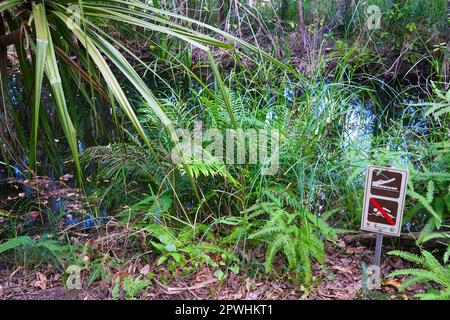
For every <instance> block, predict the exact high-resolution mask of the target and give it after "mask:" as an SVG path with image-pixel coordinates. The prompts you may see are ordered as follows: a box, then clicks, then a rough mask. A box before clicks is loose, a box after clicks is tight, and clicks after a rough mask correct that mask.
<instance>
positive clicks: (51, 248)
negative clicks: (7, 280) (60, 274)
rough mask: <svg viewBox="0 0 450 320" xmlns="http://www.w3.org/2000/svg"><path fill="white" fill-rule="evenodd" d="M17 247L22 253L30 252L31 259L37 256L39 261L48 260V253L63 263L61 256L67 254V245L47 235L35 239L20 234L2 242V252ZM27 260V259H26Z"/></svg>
mask: <svg viewBox="0 0 450 320" xmlns="http://www.w3.org/2000/svg"><path fill="white" fill-rule="evenodd" d="M13 249H15V250H16V251H17V252H18V253H20V254H21V255H26V254H27V253H29V254H30V256H31V258H30V260H33V258H35V259H36V260H38V261H41V262H42V261H46V260H47V259H48V256H47V253H50V254H51V256H52V257H53V258H54V259H55V260H56V261H57V262H58V263H60V265H61V266H62V265H63V262H62V260H61V257H62V256H64V255H65V250H64V249H65V247H64V246H63V245H61V244H60V243H59V242H58V241H55V240H51V239H48V238H47V237H45V235H43V236H42V238H40V239H39V240H37V241H34V240H33V239H31V238H30V237H29V236H20V237H16V238H11V239H9V240H7V241H5V242H4V243H2V244H0V254H2V253H4V252H6V251H9V250H13ZM24 262H26V261H24Z"/></svg>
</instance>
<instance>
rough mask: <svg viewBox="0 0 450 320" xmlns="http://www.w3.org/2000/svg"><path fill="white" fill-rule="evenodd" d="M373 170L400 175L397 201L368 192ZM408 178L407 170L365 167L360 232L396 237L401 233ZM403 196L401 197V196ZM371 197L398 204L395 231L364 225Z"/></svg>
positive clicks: (380, 226)
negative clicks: (400, 180) (400, 182)
mask: <svg viewBox="0 0 450 320" xmlns="http://www.w3.org/2000/svg"><path fill="white" fill-rule="evenodd" d="M375 170H379V171H393V172H397V173H400V174H401V175H402V184H401V186H400V197H399V198H398V199H395V198H390V197H384V196H380V195H373V194H372V193H371V192H370V190H371V188H370V186H369V182H370V181H372V175H373V172H374V171H375ZM408 177H409V170H408V169H402V168H395V167H381V166H376V165H369V166H368V167H367V174H366V184H365V192H364V205H363V211H362V217H361V230H364V231H369V232H376V233H382V234H385V235H389V236H394V237H398V236H400V233H401V228H402V222H403V211H404V206H405V198H406V186H407V183H408ZM402 195H403V196H402ZM371 197H377V198H381V199H385V200H390V201H394V202H397V203H398V213H397V217H398V216H399V215H400V219H398V218H397V219H396V224H395V230H394V231H390V230H389V229H390V228H391V227H389V226H387V225H385V224H381V223H375V222H371V223H372V224H373V227H372V226H369V227H367V226H366V223H367V222H368V221H367V216H368V208H369V199H370V198H371Z"/></svg>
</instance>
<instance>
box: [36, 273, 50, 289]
mask: <svg viewBox="0 0 450 320" xmlns="http://www.w3.org/2000/svg"><path fill="white" fill-rule="evenodd" d="M34 286H35V287H37V288H40V289H41V290H45V289H46V288H47V277H46V276H45V274H43V273H42V272H38V273H36V281H35V282H34Z"/></svg>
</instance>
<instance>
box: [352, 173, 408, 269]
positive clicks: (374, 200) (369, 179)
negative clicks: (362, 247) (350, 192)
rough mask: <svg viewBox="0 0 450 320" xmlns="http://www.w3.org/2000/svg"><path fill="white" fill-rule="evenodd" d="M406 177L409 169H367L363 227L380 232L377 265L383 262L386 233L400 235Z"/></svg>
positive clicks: (362, 228) (376, 253) (376, 248)
mask: <svg viewBox="0 0 450 320" xmlns="http://www.w3.org/2000/svg"><path fill="white" fill-rule="evenodd" d="M407 180H408V170H407V169H396V168H392V167H377V166H369V167H368V169H367V176H366V189H365V194H364V205H363V214H362V219H361V230H365V231H371V232H376V233H377V241H376V246H375V255H374V259H373V264H374V265H377V266H379V265H380V258H381V247H382V243H383V235H384V234H385V235H390V236H395V237H398V236H400V230H401V227H402V218H403V205H404V202H405V195H406V183H407Z"/></svg>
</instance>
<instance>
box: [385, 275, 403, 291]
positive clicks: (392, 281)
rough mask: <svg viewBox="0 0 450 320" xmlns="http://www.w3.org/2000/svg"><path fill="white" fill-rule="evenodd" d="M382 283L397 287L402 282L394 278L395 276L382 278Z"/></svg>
mask: <svg viewBox="0 0 450 320" xmlns="http://www.w3.org/2000/svg"><path fill="white" fill-rule="evenodd" d="M383 285H384V286H391V287H394V288H396V289H398V288H400V287H401V286H402V283H401V282H400V281H398V280H396V279H395V278H387V279H384V280H383Z"/></svg>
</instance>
